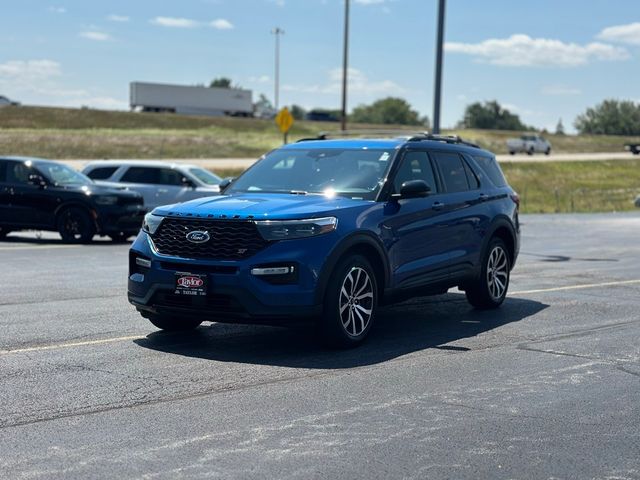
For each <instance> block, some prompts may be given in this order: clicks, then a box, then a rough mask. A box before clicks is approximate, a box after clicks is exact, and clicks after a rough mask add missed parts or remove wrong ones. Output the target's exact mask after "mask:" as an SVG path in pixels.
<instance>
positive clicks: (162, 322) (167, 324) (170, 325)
mask: <svg viewBox="0 0 640 480" xmlns="http://www.w3.org/2000/svg"><path fill="white" fill-rule="evenodd" d="M147 318H148V320H149V321H150V322H151V323H153V325H154V326H156V327H158V328H159V329H160V330H164V331H166V332H185V331H188V330H195V329H196V328H198V327H199V326H200V324H201V323H202V321H200V320H193V319H190V318H176V317H168V316H165V315H150V316H149V317H147Z"/></svg>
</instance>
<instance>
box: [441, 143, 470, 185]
mask: <svg viewBox="0 0 640 480" xmlns="http://www.w3.org/2000/svg"><path fill="white" fill-rule="evenodd" d="M434 158H435V161H436V163H437V164H438V167H439V168H440V173H441V174H442V181H443V182H444V186H445V190H446V191H447V192H448V193H455V192H465V191H467V190H469V184H468V183H467V172H466V171H465V166H464V162H463V161H462V158H461V157H460V155H458V154H457V153H443V152H436V153H435V154H434Z"/></svg>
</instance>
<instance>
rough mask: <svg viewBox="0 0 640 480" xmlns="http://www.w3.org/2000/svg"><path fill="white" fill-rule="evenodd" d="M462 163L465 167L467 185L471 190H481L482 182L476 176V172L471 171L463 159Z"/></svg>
mask: <svg viewBox="0 0 640 480" xmlns="http://www.w3.org/2000/svg"><path fill="white" fill-rule="evenodd" d="M462 163H463V165H464V171H465V173H466V174H467V183H468V184H469V189H470V190H477V189H478V188H480V181H479V180H478V177H477V176H476V174H475V172H474V171H473V170H472V169H471V167H470V166H469V164H468V163H467V161H466V160H464V159H463V160H462Z"/></svg>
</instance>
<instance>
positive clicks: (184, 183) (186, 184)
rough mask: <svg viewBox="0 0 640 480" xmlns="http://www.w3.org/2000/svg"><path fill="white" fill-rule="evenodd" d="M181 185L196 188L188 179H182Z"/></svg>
mask: <svg viewBox="0 0 640 480" xmlns="http://www.w3.org/2000/svg"><path fill="white" fill-rule="evenodd" d="M181 183H182V186H183V187H189V188H196V185H195V184H194V183H193V182H192V181H191V180H189V179H188V178H187V177H182V180H181Z"/></svg>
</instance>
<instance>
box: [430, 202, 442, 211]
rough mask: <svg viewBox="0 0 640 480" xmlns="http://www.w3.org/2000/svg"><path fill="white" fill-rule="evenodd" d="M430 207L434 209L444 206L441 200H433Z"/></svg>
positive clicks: (440, 208)
mask: <svg viewBox="0 0 640 480" xmlns="http://www.w3.org/2000/svg"><path fill="white" fill-rule="evenodd" d="M431 208H433V209H434V210H442V209H443V208H444V203H442V202H435V203H434V204H433V205H432V206H431Z"/></svg>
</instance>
